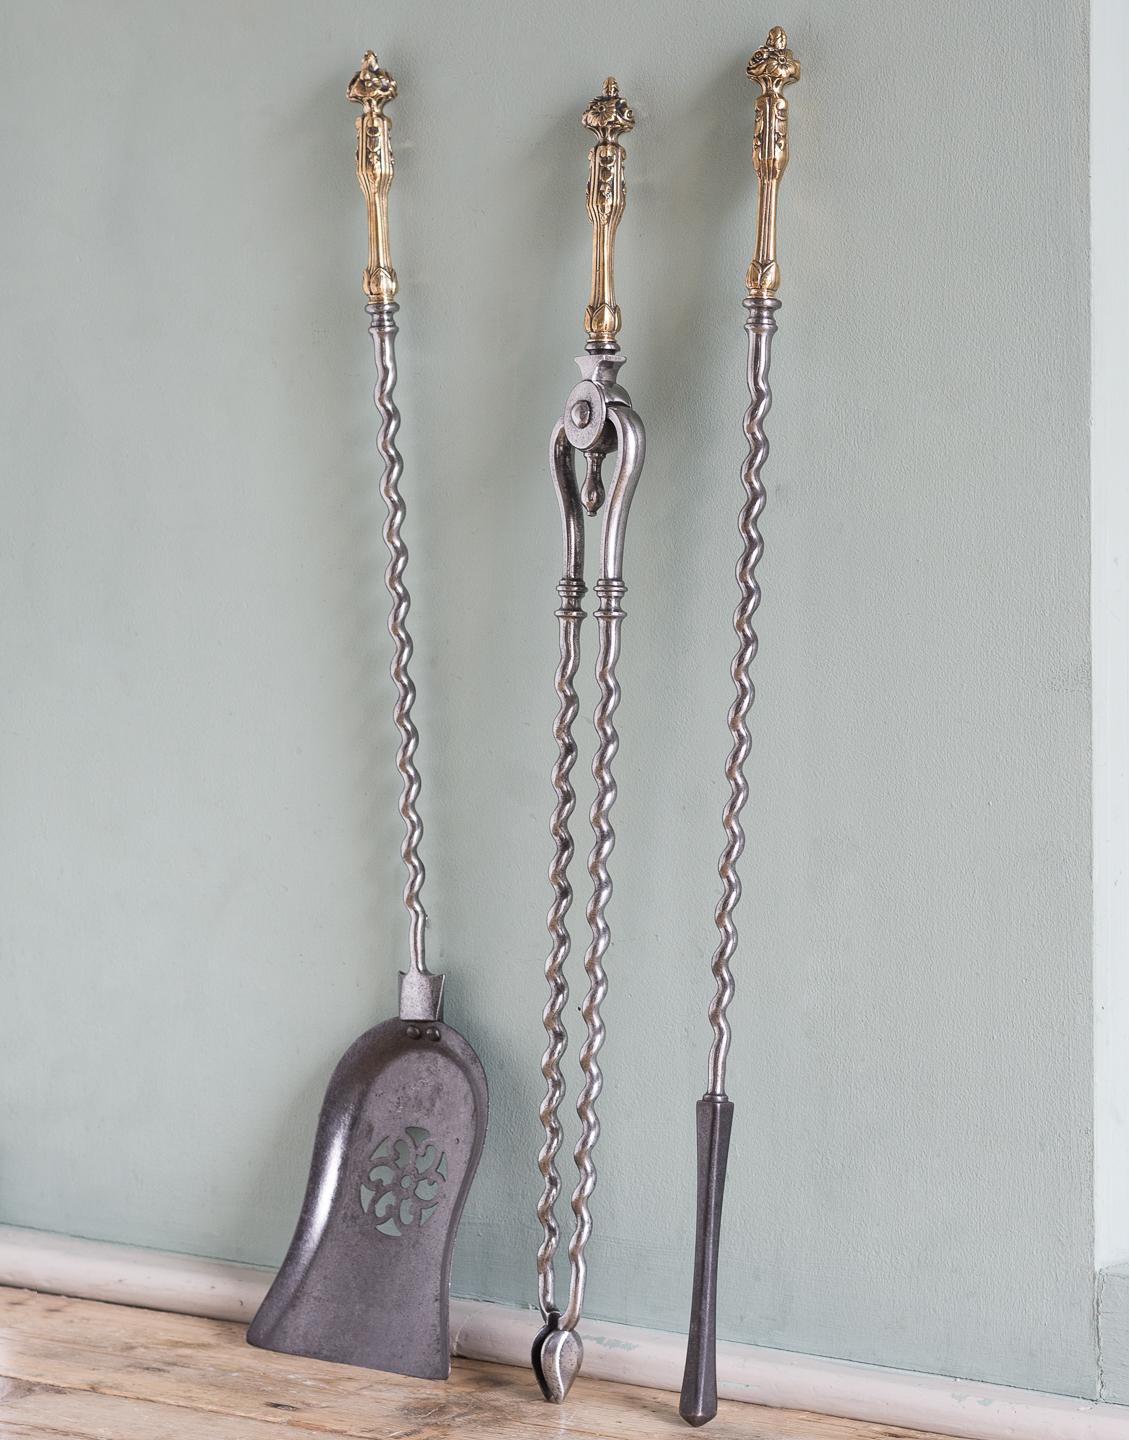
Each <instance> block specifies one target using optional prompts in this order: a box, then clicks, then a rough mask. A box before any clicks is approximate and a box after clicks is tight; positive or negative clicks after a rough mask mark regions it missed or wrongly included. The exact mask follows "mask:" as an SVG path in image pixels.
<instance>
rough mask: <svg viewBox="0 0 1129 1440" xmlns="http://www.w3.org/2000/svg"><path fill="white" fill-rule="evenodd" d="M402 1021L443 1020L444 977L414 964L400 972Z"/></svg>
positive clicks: (425, 1021) (425, 1022) (424, 1022)
mask: <svg viewBox="0 0 1129 1440" xmlns="http://www.w3.org/2000/svg"><path fill="white" fill-rule="evenodd" d="M400 1019H401V1020H414V1021H417V1022H419V1023H423V1024H427V1023H429V1022H438V1021H440V1020H442V1019H443V976H442V975H433V974H432V973H431V971H430V970H427V969H425V968H424V967H423V966H422V965H415V964H412V965H411V966H410V967H409V968H408V969H407V970H405V971H401V972H400Z"/></svg>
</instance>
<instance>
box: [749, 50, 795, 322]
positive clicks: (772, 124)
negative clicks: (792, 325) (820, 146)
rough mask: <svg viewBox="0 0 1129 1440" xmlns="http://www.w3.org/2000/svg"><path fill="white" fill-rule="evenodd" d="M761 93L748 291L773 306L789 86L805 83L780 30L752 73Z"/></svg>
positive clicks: (777, 279)
mask: <svg viewBox="0 0 1129 1440" xmlns="http://www.w3.org/2000/svg"><path fill="white" fill-rule="evenodd" d="M746 69H747V71H748V76H749V79H750V80H755V81H756V82H757V84H758V85H759V86H760V87H761V93H760V95H758V96H757V103H756V120H755V123H754V128H753V165H754V167H755V168H756V172H757V232H756V244H755V246H754V249H753V258H752V259H751V260H750V261H749V270H748V274H747V275H746V276H745V287H746V289H747V290H748V292H749V295H750V296H751V297H752V298H754V299H759V300H769V299H771V298H772V297H773V295H775V293H776V290H777V288H778V287H779V285H780V266H779V265H778V264H777V263H776V191H777V188H778V187H779V185H780V177H781V175H783V174H784V167H785V166H786V165H787V164H788V102H787V100H785V98H784V93H783V92H784V87H785V85H791V84H792V83H793V81H796V80H798V79H799V78H800V62H799V61H798V60H797V59H796V57H795V56H794V55H793V54H792V52H791V50H789V49H788V37H787V35H785V33H784V31H783V30H782V29H781V28H780V26H779V25H777V26H776V27H775V28H774V29H772V30H770V31H769V33H768V39H767V40H766V41H765V42H764V44H763V45H762V46H761V48H760V49H759V50H758V51H757V52H756V54H755V55H754V56H753V57H752V59H751V60H750V61H749V63H748V66H747V67H746Z"/></svg>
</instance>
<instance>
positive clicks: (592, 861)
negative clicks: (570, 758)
mask: <svg viewBox="0 0 1129 1440" xmlns="http://www.w3.org/2000/svg"><path fill="white" fill-rule="evenodd" d="M626 589H627V587H626V586H625V585H624V583H623V581H622V580H609V579H607V578H606V577H604V576H601V577H600V579H599V580H597V581H596V594H597V595H598V596H599V597H600V604H599V607H598V608H597V610H596V612H595V618H596V623H597V627H598V630H599V649H598V653H597V657H596V683H597V685H598V687H599V699H598V701H597V703H596V710H595V714H594V717H593V723H594V726H595V730H596V753H595V756H594V757H593V760H592V775H593V778H594V779H595V781H596V798H595V799H594V801H593V802H592V811H591V822H592V836H593V845H592V849H591V851H590V852H589V855H588V875H589V877H590V879H591V881H592V894H591V896H590V898H589V901H588V908H587V920H588V924H589V927H590V929H591V939H590V941H589V944H588V950H587V953H586V954H585V956H584V970H585V973H586V975H587V976H588V992H587V994H586V995H585V997H584V1002H583V1004H582V1005H581V1007H580V1014H581V1017H582V1018H583V1020H584V1024H585V1028H586V1032H587V1033H586V1035H585V1038H584V1043H583V1045H582V1046H581V1047H580V1069H581V1072H582V1074H583V1076H584V1084H583V1087H582V1088H581V1091H580V1094H579V1096H578V1097H577V1101H576V1113H577V1115H578V1116H579V1118H580V1137H579V1139H578V1140H577V1143H576V1149H575V1150H574V1152H573V1159H574V1160H575V1162H576V1169H577V1175H578V1179H577V1184H576V1188H575V1190H574V1191H573V1192H572V1211H573V1214H574V1215H575V1217H576V1224H575V1226H574V1228H573V1232H572V1239H571V1240H570V1241H569V1247H568V1255H569V1260H570V1262H571V1268H572V1283H571V1285H570V1286H569V1297H568V1307H567V1309H566V1310H565V1311H564V1313H563V1314H562V1315H561V1319H560V1328H561V1329H562V1330H572V1329H574V1328H575V1327H576V1325H577V1323H578V1321H579V1319H580V1312H581V1310H582V1309H583V1306H584V1288H585V1283H586V1280H587V1274H588V1266H587V1261H586V1260H585V1256H584V1251H585V1247H586V1246H587V1244H588V1240H589V1238H590V1236H591V1234H592V1215H591V1211H590V1209H589V1204H588V1202H589V1200H590V1199H591V1197H592V1192H593V1190H594V1189H595V1188H596V1166H595V1163H594V1161H593V1158H592V1157H593V1152H594V1150H595V1148H596V1143H597V1141H598V1140H599V1138H600V1121H599V1117H598V1116H597V1114H596V1101H597V1100H598V1099H599V1098H600V1092H601V1090H602V1089H603V1088H604V1077H603V1073H602V1071H601V1070H600V1062H599V1054H600V1048H601V1046H602V1045H603V1043H604V1036H605V1027H604V1022H603V1018H602V1016H601V1013H600V1007H601V1006H602V1004H603V1002H604V997H605V996H606V995H607V993H608V979H607V973H606V972H605V970H604V963H603V962H604V955H605V954H606V953H607V949H608V943H609V941H610V939H611V932H610V930H609V928H608V923H607V919H606V911H607V906H608V901H609V900H610V899H611V895H612V881H611V875H610V873H609V870H608V861H609V859H610V858H611V853H612V851H613V849H614V848H615V830H614V829H613V827H612V823H611V812H612V807H613V805H614V804H615V801H616V796H617V795H618V793H619V791H618V787H617V786H616V783H615V778H614V776H613V774H612V763H613V761H614V760H615V757H616V753H617V751H618V750H619V735H618V733H617V731H616V728H615V712H616V708H617V706H618V705H619V700H620V688H619V682H618V681H617V679H616V665H617V663H618V660H619V643H620V626H621V622H622V620H623V615H624V612H623V610H622V608H621V607H620V605H619V603H618V602H619V601H620V600H621V599H622V597H623V595H624V594H625V593H626Z"/></svg>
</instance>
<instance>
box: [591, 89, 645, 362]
mask: <svg viewBox="0 0 1129 1440" xmlns="http://www.w3.org/2000/svg"><path fill="white" fill-rule="evenodd" d="M580 123H581V124H582V125H584V126H585V127H586V128H587V129H589V130H591V131H593V133H594V134H595V135H596V144H595V145H593V147H592V149H591V150H589V152H588V216H589V219H590V220H591V221H592V295H591V298H590V299H589V301H588V308H587V310H585V312H584V328H585V330H587V332H588V340H589V342H590V343H591V342H593V341H595V342H597V343H602V344H607V343H610V342H613V341H614V340H615V337H616V336H617V335H618V334H619V327H620V313H619V306H618V305H617V304H616V303H615V277H614V274H613V259H614V254H613V252H614V246H615V232H616V226H617V225H618V224H619V222H620V220H621V219H622V218H623V210H624V206H625V204H626V203H627V186H626V184H625V183H624V179H623V162H624V160H625V158H626V155H627V152H626V151H625V150H624V148H623V146H622V145H621V144H620V143H619V138H618V137H619V136H620V135H624V134H626V133H627V131H628V130H631V129H634V126H635V116H634V114H633V113H632V110H631V106H630V105H628V103H627V101H626V100H624V99H622V98H621V97H620V93H619V86H618V85H617V84H616V81H615V77H614V76H611V75H609V76H608V78H607V80H605V81H604V91H603V94H602V95H597V96H596V98H595V100H593V101H592V102H591V104H590V105H589V106H588V108H587V110H585V112H584V114H583V115H582V116H581V117H580Z"/></svg>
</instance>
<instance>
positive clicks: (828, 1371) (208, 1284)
mask: <svg viewBox="0 0 1129 1440" xmlns="http://www.w3.org/2000/svg"><path fill="white" fill-rule="evenodd" d="M271 1276H272V1272H271V1271H269V1270H260V1269H256V1268H255V1267H254V1266H251V1265H236V1264H233V1263H231V1262H230V1261H224V1260H202V1259H199V1258H198V1257H196V1256H191V1255H173V1254H167V1253H165V1252H163V1251H159V1250H138V1249H134V1248H133V1247H132V1246H128V1245H110V1244H106V1243H104V1242H102V1241H97V1240H76V1239H73V1238H71V1237H69V1236H65V1235H52V1234H48V1233H46V1232H44V1231H39V1230H21V1229H17V1228H15V1227H14V1226H0V1284H3V1285H17V1286H21V1287H24V1288H26V1289H30V1290H46V1291H50V1292H52V1293H55V1294H60V1295H76V1296H79V1297H82V1298H85V1299H90V1300H111V1301H114V1302H116V1303H117V1304H121V1305H141V1306H146V1307H148V1308H149V1309H153V1310H176V1311H181V1312H183V1313H184V1314H188V1315H209V1316H212V1317H214V1318H216V1319H220V1320H242V1321H247V1320H250V1318H251V1316H252V1315H253V1314H254V1312H255V1310H256V1308H257V1307H258V1304H259V1301H260V1300H261V1299H262V1297H263V1295H264V1294H265V1293H266V1289H267V1286H268V1285H269V1284H270V1280H271ZM537 1326H538V1319H537V1317H536V1316H535V1315H534V1314H533V1312H532V1311H529V1310H518V1309H513V1308H511V1307H509V1306H506V1305H492V1304H489V1303H487V1302H485V1301H481V1300H460V1299H452V1301H451V1332H452V1337H453V1338H452V1346H451V1348H452V1351H453V1353H454V1354H456V1355H466V1356H471V1357H473V1358H475V1359H479V1360H494V1361H498V1362H500V1363H504V1364H507V1365H526V1364H528V1362H529V1346H530V1342H531V1341H532V1338H533V1335H534V1334H535V1332H536V1330H537ZM582 1334H583V1336H584V1373H585V1374H586V1375H589V1376H593V1377H596V1378H599V1379H602V1380H620V1381H624V1382H626V1383H627V1384H631V1385H652V1386H655V1387H656V1388H658V1389H663V1390H677V1389H679V1387H680V1385H681V1381H682V1358H683V1346H684V1344H685V1340H684V1337H682V1336H680V1335H672V1334H668V1333H666V1332H665V1331H658V1330H642V1329H637V1328H635V1327H634V1326H630V1325H612V1324H605V1323H603V1322H601V1321H586V1322H585V1324H584V1326H583V1328H582ZM717 1368H718V1389H719V1391H720V1393H721V1394H722V1395H723V1396H724V1397H725V1398H726V1399H729V1400H746V1401H750V1402H752V1403H754V1404H759V1405H775V1406H779V1407H780V1408H782V1409H788V1410H814V1411H817V1412H819V1413H821V1414H825V1415H841V1416H844V1417H845V1418H847V1419H851V1420H867V1421H871V1422H873V1423H877V1424H886V1425H900V1426H905V1427H906V1428H908V1429H917V1430H933V1431H940V1432H941V1433H942V1434H945V1435H952V1436H958V1437H961V1440H1129V1407H1125V1406H1122V1405H1108V1404H1100V1403H1098V1402H1096V1401H1089V1400H1072V1399H1069V1398H1067V1397H1065V1396H1061V1395H1043V1394H1039V1393H1037V1392H1036V1391H1033V1390H1013V1389H1010V1388H1009V1387H1007V1386H1004V1385H985V1384H981V1383H979V1382H976V1381H968V1380H949V1379H946V1378H944V1377H943V1376H939V1375H918V1374H914V1373H913V1372H911V1371H907V1370H887V1369H883V1368H881V1367H879V1366H874V1365H858V1364H854V1363H852V1362H850V1361H846V1360H825V1359H821V1358H820V1357H818V1356H813V1355H800V1354H795V1353H792V1352H790V1351H786V1350H768V1349H763V1348H761V1347H759V1346H756V1345H733V1344H724V1343H723V1344H721V1345H719V1346H718V1366H717Z"/></svg>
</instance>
